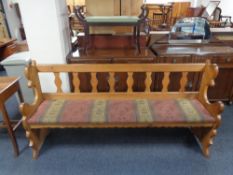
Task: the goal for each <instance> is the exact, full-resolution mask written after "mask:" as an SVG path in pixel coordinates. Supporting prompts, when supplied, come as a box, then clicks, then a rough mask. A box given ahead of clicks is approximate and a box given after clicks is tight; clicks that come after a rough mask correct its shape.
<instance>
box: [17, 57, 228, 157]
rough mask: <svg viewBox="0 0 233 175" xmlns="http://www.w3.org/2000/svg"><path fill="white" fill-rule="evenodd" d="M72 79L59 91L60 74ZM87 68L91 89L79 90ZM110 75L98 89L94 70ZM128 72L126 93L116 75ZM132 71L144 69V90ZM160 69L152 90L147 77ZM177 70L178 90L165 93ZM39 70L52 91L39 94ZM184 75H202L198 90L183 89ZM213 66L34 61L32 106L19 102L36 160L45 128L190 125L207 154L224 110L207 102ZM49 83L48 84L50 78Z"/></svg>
mask: <svg viewBox="0 0 233 175" xmlns="http://www.w3.org/2000/svg"><path fill="white" fill-rule="evenodd" d="M63 72H67V73H70V74H71V75H72V77H73V79H72V81H71V82H72V83H73V85H74V89H75V92H74V93H70V92H69V93H65V92H63V91H62V86H61V85H62V81H61V79H60V73H63ZM83 72H90V75H91V79H90V83H91V85H92V92H80V89H79V87H80V84H81V83H82V82H80V80H79V78H78V74H79V73H83ZM106 72H107V73H109V79H108V84H109V92H98V79H97V76H96V75H97V73H106ZM119 72H127V74H128V78H127V80H126V83H127V86H128V89H127V91H126V92H116V91H115V83H116V81H121V80H117V79H116V78H115V73H119ZM134 72H145V75H146V76H145V81H144V82H142V83H145V91H144V92H134V91H133V88H132V86H133V84H134V78H133V73H134ZM161 72H164V77H163V80H162V82H161V83H162V85H163V88H162V90H161V91H160V92H151V89H150V86H151V84H152V83H154V82H153V81H152V79H151V77H153V76H154V75H155V74H156V73H161ZM172 72H181V79H180V80H177V83H179V84H180V89H179V91H177V92H169V91H168V85H169V75H170V74H171V73H172ZM39 73H53V74H54V77H55V79H54V83H55V85H56V87H57V92H54V93H43V92H42V91H41V85H40V81H39V76H38V74H39ZM189 73H201V74H202V80H201V85H200V89H199V91H197V92H187V91H186V85H187V79H188V78H187V76H188V74H189ZM217 73H218V68H217V66H216V65H215V64H210V63H206V64H78V65H76V64H70V65H36V63H35V62H34V61H33V62H32V64H30V65H29V66H28V67H27V68H26V77H27V78H28V80H29V82H28V85H29V87H31V88H33V89H34V92H35V101H34V103H33V104H26V103H23V104H21V106H20V109H21V112H22V114H23V126H24V128H25V130H26V136H27V137H28V139H29V141H30V143H29V144H30V146H31V147H32V150H33V158H34V159H36V158H37V157H38V154H39V150H40V148H41V146H42V144H43V142H44V140H45V138H46V135H47V133H48V129H50V128H61V129H63V128H116V127H117V128H122V127H124V128H144V127H166V128H168V127H170V128H176V127H185V128H190V129H191V131H192V132H193V133H194V135H195V136H196V138H198V141H199V143H200V145H201V148H202V151H203V154H204V155H205V156H208V155H209V146H210V145H211V144H212V139H213V137H214V136H215V135H216V132H217V128H218V127H219V125H220V120H221V117H220V114H221V112H222V111H223V108H224V107H223V104H222V103H221V102H216V103H213V104H211V103H209V101H208V99H207V89H208V86H210V85H211V86H213V85H214V78H215V77H216V76H217ZM51 83H53V82H51Z"/></svg>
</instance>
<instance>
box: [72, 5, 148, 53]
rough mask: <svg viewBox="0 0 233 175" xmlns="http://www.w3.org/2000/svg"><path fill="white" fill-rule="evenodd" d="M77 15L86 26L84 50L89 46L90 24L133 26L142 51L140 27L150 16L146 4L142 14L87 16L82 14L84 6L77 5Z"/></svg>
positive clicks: (136, 42) (137, 42)
mask: <svg viewBox="0 0 233 175" xmlns="http://www.w3.org/2000/svg"><path fill="white" fill-rule="evenodd" d="M75 15H76V16H77V18H78V19H79V20H80V22H81V23H82V24H83V26H84V33H85V34H84V35H85V46H84V51H85V52H86V51H87V47H88V44H89V40H90V29H89V28H90V26H131V27H133V29H134V30H133V38H134V40H135V45H136V48H137V50H138V52H139V53H140V27H141V25H142V24H143V23H144V21H145V19H146V17H147V16H148V8H147V7H146V6H142V7H141V14H140V15H139V16H138V17H137V16H87V17H84V16H83V14H82V8H81V7H80V6H77V7H76V9H75Z"/></svg>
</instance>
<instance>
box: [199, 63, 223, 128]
mask: <svg viewBox="0 0 233 175" xmlns="http://www.w3.org/2000/svg"><path fill="white" fill-rule="evenodd" d="M217 75H218V66H217V65H216V64H210V62H209V61H207V63H206V66H205V70H204V72H203V75H202V80H201V86H200V92H199V95H198V100H199V101H200V102H201V103H202V105H203V106H204V107H205V108H206V109H207V111H208V112H209V113H210V114H211V115H212V116H213V117H214V118H215V120H216V122H217V126H219V125H220V122H221V116H220V114H221V113H222V112H223V109H224V105H223V103H222V102H220V101H218V102H215V103H210V102H209V100H208V97H207V91H208V88H209V87H210V86H214V85H215V82H214V79H215V78H216V77H217Z"/></svg>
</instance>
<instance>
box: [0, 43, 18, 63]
mask: <svg viewBox="0 0 233 175" xmlns="http://www.w3.org/2000/svg"><path fill="white" fill-rule="evenodd" d="M15 41H16V39H7V38H5V39H0V61H2V60H4V59H5V58H6V57H8V56H10V55H11V54H13V53H14V52H15V51H16V44H15Z"/></svg>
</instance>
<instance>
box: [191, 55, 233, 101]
mask: <svg viewBox="0 0 233 175" xmlns="http://www.w3.org/2000/svg"><path fill="white" fill-rule="evenodd" d="M207 59H210V60H211V63H216V64H217V65H218V68H219V73H218V76H217V77H216V79H215V86H214V87H210V88H209V89H208V97H209V98H210V99H211V100H213V101H215V100H222V101H233V98H232V89H233V53H232V54H219V55H208V56H199V57H198V56H195V62H205V61H206V60H207ZM200 78H201V77H198V79H200Z"/></svg>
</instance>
